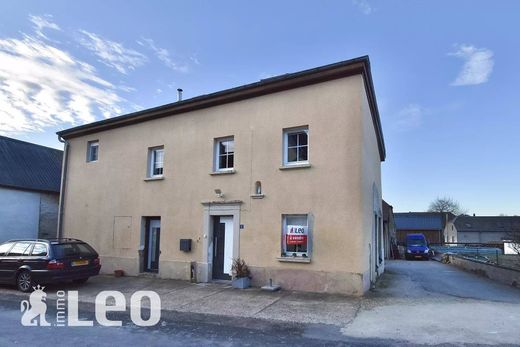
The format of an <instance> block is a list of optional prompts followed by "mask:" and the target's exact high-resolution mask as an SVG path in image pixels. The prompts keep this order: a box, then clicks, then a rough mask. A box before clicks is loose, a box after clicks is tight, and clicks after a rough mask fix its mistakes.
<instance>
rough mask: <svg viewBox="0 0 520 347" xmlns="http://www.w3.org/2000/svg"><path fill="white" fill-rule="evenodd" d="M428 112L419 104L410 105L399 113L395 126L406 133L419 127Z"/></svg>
mask: <svg viewBox="0 0 520 347" xmlns="http://www.w3.org/2000/svg"><path fill="white" fill-rule="evenodd" d="M425 113H426V110H425V109H424V108H423V107H422V106H420V105H418V104H409V105H407V106H406V107H404V108H403V109H401V111H399V112H398V113H397V119H396V121H395V122H394V125H395V127H396V128H397V129H399V130H402V131H406V130H411V129H414V128H417V127H419V126H420V125H421V124H422V119H423V116H424V114H425Z"/></svg>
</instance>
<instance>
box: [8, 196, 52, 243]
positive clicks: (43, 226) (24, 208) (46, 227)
mask: <svg viewBox="0 0 520 347" xmlns="http://www.w3.org/2000/svg"><path fill="white" fill-rule="evenodd" d="M57 218H58V194H49V193H40V192H32V191H24V190H17V189H10V188H4V187H0V242H3V241H6V240H9V239H17V238H37V237H42V238H44V237H55V235H56V227H57Z"/></svg>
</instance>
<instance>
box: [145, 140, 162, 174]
mask: <svg viewBox="0 0 520 347" xmlns="http://www.w3.org/2000/svg"><path fill="white" fill-rule="evenodd" d="M148 160H149V163H148V176H149V177H158V176H162V175H163V171H164V147H154V148H150V149H149V151H148Z"/></svg>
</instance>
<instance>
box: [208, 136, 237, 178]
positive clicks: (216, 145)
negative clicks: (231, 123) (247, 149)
mask: <svg viewBox="0 0 520 347" xmlns="http://www.w3.org/2000/svg"><path fill="white" fill-rule="evenodd" d="M227 141H233V167H225V168H220V167H219V163H220V160H219V159H220V156H221V155H223V154H222V153H220V143H221V142H227ZM235 144H236V143H235V136H226V137H219V138H216V139H215V141H214V146H213V171H215V172H226V171H234V170H235V162H236V161H235V159H236V158H235V153H236V150H235ZM227 155H228V156H229V154H227Z"/></svg>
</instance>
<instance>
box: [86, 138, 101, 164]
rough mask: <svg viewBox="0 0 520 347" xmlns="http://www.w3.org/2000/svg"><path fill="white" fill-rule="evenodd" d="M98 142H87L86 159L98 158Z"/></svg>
mask: <svg viewBox="0 0 520 347" xmlns="http://www.w3.org/2000/svg"><path fill="white" fill-rule="evenodd" d="M98 150H99V143H98V142H89V144H88V161H96V160H97V159H98Z"/></svg>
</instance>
